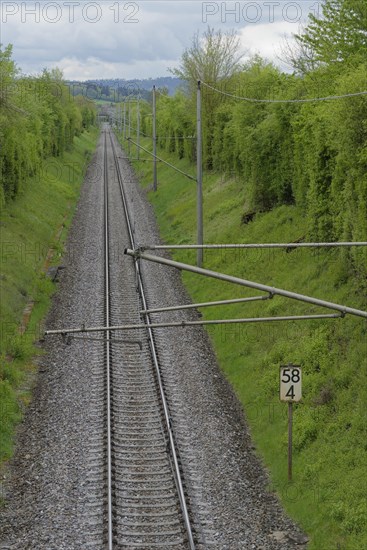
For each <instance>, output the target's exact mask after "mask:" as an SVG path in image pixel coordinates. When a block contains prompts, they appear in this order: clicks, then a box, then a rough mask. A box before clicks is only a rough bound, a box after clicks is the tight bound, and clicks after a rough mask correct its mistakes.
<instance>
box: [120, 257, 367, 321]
mask: <svg viewBox="0 0 367 550" xmlns="http://www.w3.org/2000/svg"><path fill="white" fill-rule="evenodd" d="M125 254H127V255H128V256H132V257H133V258H135V259H142V260H148V261H150V262H155V263H159V264H163V265H168V266H170V267H176V268H177V269H180V270H183V271H190V272H191V273H196V274H198V275H205V276H206V277H211V278H213V279H219V280H221V281H226V282H229V283H233V284H237V285H241V286H245V287H248V288H254V289H256V290H261V291H264V292H269V293H270V294H274V295H276V294H278V295H279V296H284V297H285V298H292V299H293V300H299V301H301V302H306V303H309V304H314V305H317V306H321V307H326V308H328V309H335V310H336V311H340V312H341V313H343V315H345V314H347V313H349V314H351V315H357V316H358V317H364V318H366V319H367V311H363V310H360V309H355V308H352V307H348V306H343V305H340V304H335V303H334V302H328V301H326V300H320V299H318V298H313V297H311V296H306V295H305V294H298V293H297V292H290V291H289V290H283V289H281V288H276V287H273V286H269V285H263V284H261V283H255V282H253V281H248V280H246V279H240V278H239V277H234V276H232V275H226V274H225V273H219V272H218V271H211V270H209V269H204V268H202V267H196V266H193V265H189V264H184V263H182V262H176V261H174V260H168V259H167V258H162V257H160V256H153V255H152V254H143V253H142V252H139V250H128V249H126V250H125Z"/></svg>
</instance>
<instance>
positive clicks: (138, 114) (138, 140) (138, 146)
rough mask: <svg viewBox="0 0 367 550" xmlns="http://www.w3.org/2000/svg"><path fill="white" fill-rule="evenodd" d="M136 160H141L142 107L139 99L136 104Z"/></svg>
mask: <svg viewBox="0 0 367 550" xmlns="http://www.w3.org/2000/svg"><path fill="white" fill-rule="evenodd" d="M136 158H137V160H139V159H140V105H139V97H138V99H137V102H136Z"/></svg>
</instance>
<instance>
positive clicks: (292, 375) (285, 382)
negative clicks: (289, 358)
mask: <svg viewBox="0 0 367 550" xmlns="http://www.w3.org/2000/svg"><path fill="white" fill-rule="evenodd" d="M301 399H302V371H301V367H298V366H296V365H289V366H287V367H280V400H281V401H291V402H296V401H300V400H301Z"/></svg>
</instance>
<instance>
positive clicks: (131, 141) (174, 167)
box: [127, 138, 196, 181]
mask: <svg viewBox="0 0 367 550" xmlns="http://www.w3.org/2000/svg"><path fill="white" fill-rule="evenodd" d="M127 139H128V141H129V142H130V143H132V144H133V145H136V146H137V147H139V148H140V149H142V150H143V151H145V152H146V153H148V154H149V155H151V156H152V157H154V156H155V158H156V159H157V160H159V161H160V162H163V164H167V166H170V168H173V170H176V172H179V173H180V174H182V175H183V176H186V178H188V179H190V180H193V181H196V178H195V177H194V176H191V175H190V174H187V173H186V172H184V171H183V170H180V169H179V168H177V167H176V166H174V165H173V164H171V163H170V162H167V161H166V160H164V159H162V158H161V157H158V156H157V155H154V154H153V153H151V152H150V151H149V150H148V149H146V148H145V147H143V146H142V145H138V144H137V143H136V142H135V141H133V140H132V139H131V138H127Z"/></svg>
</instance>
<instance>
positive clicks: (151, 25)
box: [0, 0, 322, 80]
mask: <svg viewBox="0 0 367 550" xmlns="http://www.w3.org/2000/svg"><path fill="white" fill-rule="evenodd" d="M321 4H322V2H321V0H320V1H316V0H315V1H309V0H298V1H295V2H292V1H285V0H263V1H251V0H248V1H245V2H232V1H227V2H223V1H221V2H203V1H201V0H163V1H162V0H161V1H155V0H137V1H132V2H129V1H126V2H123V1H117V0H99V1H97V2H94V1H88V0H79V1H76V0H75V1H74V0H56V1H52V0H49V1H47V0H42V1H38V2H36V1H33V2H30V1H24V0H22V1H15V2H14V1H6V0H0V9H1V19H0V21H1V29H0V30H1V38H0V41H1V43H2V44H3V45H7V44H8V43H11V44H13V47H14V59H15V60H16V62H17V64H18V65H19V67H20V68H21V69H22V71H23V73H26V74H37V73H39V72H40V71H42V69H43V68H44V67H47V68H53V67H59V68H60V69H62V70H63V72H64V76H65V78H67V79H75V80H87V79H90V78H126V79H134V78H148V77H152V78H154V77H157V76H169V74H170V73H169V72H168V67H177V66H178V64H179V60H180V57H181V55H182V53H183V51H184V49H185V48H187V47H189V46H190V44H191V42H192V37H193V35H194V33H195V32H196V31H200V32H203V31H204V30H205V29H206V28H207V27H208V25H210V26H211V27H214V28H215V29H216V28H222V29H223V30H226V29H228V30H229V29H233V28H234V29H236V30H237V31H238V33H239V36H240V38H241V46H242V48H243V51H249V52H250V53H251V54H253V53H259V54H260V55H262V56H263V57H266V58H267V59H269V60H272V61H274V62H276V63H277V64H280V62H279V60H278V59H277V55H278V54H279V51H280V50H279V48H280V44H281V42H282V39H283V37H284V36H288V37H291V35H292V33H294V32H297V31H298V29H299V26H300V24H302V23H304V22H306V21H307V18H308V15H309V13H318V10H320V9H321Z"/></svg>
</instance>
